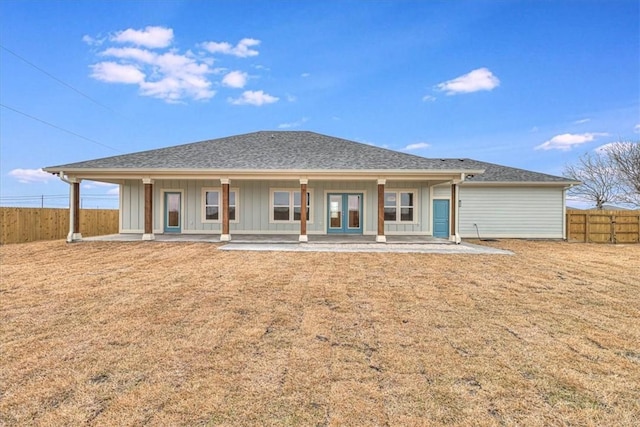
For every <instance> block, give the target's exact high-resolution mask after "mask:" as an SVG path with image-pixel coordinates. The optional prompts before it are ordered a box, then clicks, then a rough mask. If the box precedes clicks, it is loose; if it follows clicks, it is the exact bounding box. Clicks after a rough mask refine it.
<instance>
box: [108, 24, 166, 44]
mask: <svg viewBox="0 0 640 427" xmlns="http://www.w3.org/2000/svg"><path fill="white" fill-rule="evenodd" d="M111 40H112V41H114V42H118V43H133V44H135V45H137V46H144V47H149V48H163V47H167V46H169V45H170V44H171V42H172V41H173V29H172V28H165V27H152V26H149V27H146V28H145V29H144V30H134V29H131V28H129V29H126V30H124V31H119V32H117V33H116V34H115V35H113V36H112V37H111Z"/></svg>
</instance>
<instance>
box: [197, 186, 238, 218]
mask: <svg viewBox="0 0 640 427" xmlns="http://www.w3.org/2000/svg"><path fill="white" fill-rule="evenodd" d="M208 191H217V192H218V195H219V197H220V198H219V200H218V202H219V203H220V205H219V206H220V215H218V216H219V218H220V219H207V199H206V195H207V192H208ZM229 193H236V204H235V207H236V219H234V220H229V223H231V224H237V223H239V222H240V208H239V204H240V198H239V196H240V191H239V190H238V188H230V189H229ZM200 218H201V220H200V222H202V223H203V224H221V223H222V188H221V187H202V191H201V193H200Z"/></svg>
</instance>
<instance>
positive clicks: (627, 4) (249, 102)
mask: <svg viewBox="0 0 640 427" xmlns="http://www.w3.org/2000/svg"><path fill="white" fill-rule="evenodd" d="M0 44H1V45H2V49H0V103H1V104H2V105H3V106H2V107H0V141H1V142H0V143H1V147H0V157H1V160H0V170H1V175H0V184H1V187H0V197H1V199H0V204H3V205H15V204H22V205H25V206H27V205H39V202H38V201H37V199H34V198H33V197H36V196H38V197H39V196H40V195H45V196H51V197H48V198H46V199H45V204H46V205H47V204H48V205H51V206H56V204H57V205H59V206H66V200H64V196H65V195H67V191H68V190H67V185H66V184H64V183H61V182H60V181H59V180H58V179H57V178H54V177H51V176H49V175H47V174H44V173H42V172H41V171H39V169H40V168H42V167H45V166H52V165H57V164H64V163H70V162H75V161H81V160H87V159H93V158H98V157H106V156H111V155H116V154H123V153H129V152H135V151H141V150H148V149H153V148H160V147H166V146H171V145H178V144H182V143H188V142H194V141H200V140H205V139H212V138H218V137H224V136H229V135H235V134H241V133H247V132H252V131H258V130H278V129H282V130H310V131H314V132H319V133H324V134H328V135H332V136H337V137H342V138H346V139H351V140H354V141H359V142H364V143H369V144H373V145H377V146H381V147H387V148H390V149H394V150H399V151H405V152H408V153H412V154H416V155H420V156H424V157H468V158H473V159H477V160H483V161H488V162H494V163H499V164H503V165H508V166H513V167H520V168H525V169H530V170H535V171H539V172H545V173H551V174H554V175H560V174H561V172H562V168H563V166H564V165H565V164H567V163H572V162H575V161H576V159H577V158H578V157H579V156H580V155H581V154H583V153H585V152H587V151H590V150H594V149H596V148H597V147H599V146H601V145H604V144H606V143H609V142H613V141H617V140H619V139H631V140H638V139H640V77H639V76H640V6H639V3H638V1H637V0H630V1H625V0H610V1H604V0H599V1H586V0H585V1H578V0H574V1H562V0H560V1H271V2H266V1H248V2H242V1H211V2H188V1H162V2H152V1H144V2H134V1H127V2H124V1H91V2H79V1H78V2H76V1H73V2H71V1H28V2H24V1H14V0H4V1H2V3H1V4H0ZM52 76H53V77H52ZM61 81H62V82H63V83H61ZM43 122H47V123H49V125H48V124H45V123H43ZM51 125H53V126H55V127H53V126H51ZM70 132H71V133H70ZM72 133H73V134H72ZM74 134H75V135H74ZM82 194H83V197H84V199H83V204H84V205H85V207H97V206H100V207H107V206H115V204H116V203H117V197H115V195H116V194H117V188H114V187H113V186H105V185H96V184H94V183H90V182H84V183H83V189H82ZM58 195H60V196H61V197H59V198H56V197H53V196H58ZM25 196H29V197H31V198H30V199H27V198H23V197H25Z"/></svg>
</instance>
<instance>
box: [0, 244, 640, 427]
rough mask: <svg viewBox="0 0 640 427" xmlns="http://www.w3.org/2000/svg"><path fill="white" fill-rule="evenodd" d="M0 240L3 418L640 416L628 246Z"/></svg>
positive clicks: (547, 421) (630, 419) (529, 421)
mask: <svg viewBox="0 0 640 427" xmlns="http://www.w3.org/2000/svg"><path fill="white" fill-rule="evenodd" d="M483 244H486V245H491V246H493V247H498V248H503V249H508V250H511V251H513V252H514V253H515V255H513V256H496V255H437V254H393V253H389V254H384V253H368V254H367V253H360V254H354V253H336V254H332V253H263V252H250V253H249V252H235V251H229V252H227V251H218V250H217V248H216V245H212V244H206V243H161V242H145V243H143V242H140V243H116V242H86V243H80V244H73V245H69V244H65V243H64V242H60V241H57V242H38V243H29V244H19V245H10V246H1V247H0V275H1V277H0V278H1V280H0V344H1V351H0V367H1V369H0V387H1V389H0V425H7V426H18V425H80V424H89V425H94V424H95V425H141V424H150V425H203V426H204V425H255V426H258V425H260V426H262V425H292V426H297V425H353V426H363V425H403V426H404V425H451V424H454V425H501V424H507V425H594V424H596V425H620V426H625V425H629V426H631V425H637V424H638V421H639V420H640V385H639V384H640V344H639V343H640V299H639V298H638V295H640V284H639V282H638V277H640V261H639V260H640V245H624V246H614V245H590V244H567V243H562V242H543V241H538V242H524V241H509V240H506V241H501V242H483Z"/></svg>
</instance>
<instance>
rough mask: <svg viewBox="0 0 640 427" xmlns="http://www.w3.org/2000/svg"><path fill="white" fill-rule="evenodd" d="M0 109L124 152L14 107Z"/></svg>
mask: <svg viewBox="0 0 640 427" xmlns="http://www.w3.org/2000/svg"><path fill="white" fill-rule="evenodd" d="M0 107H4V108H6V109H8V110H11V111H14V112H16V113H18V114H22V115H23V116H25V117H29V118H30V119H32V120H35V121H38V122H40V123H44V124H45V125H47V126H51V127H52V128H56V129H58V130H61V131H63V132H66V133H68V134H71V135H73V136H77V137H78V138H82V139H84V140H86V141H89V142H92V143H94V144H98V145H101V146H103V147H106V148H108V149H110V150H113V151H116V152H118V153H121V152H122V151H120V150H118V149H117V148H114V147H111V146H109V145H107V144H103V143H102V142H98V141H96V140H95V139H91V138H87V137H86V136H82V135H80V134H78V133H75V132H72V131H70V130H67V129H65V128H62V127H60V126H56V125H54V124H53V123H49V122H47V121H45V120H42V119H39V118H37V117H34V116H32V115H30V114H27V113H24V112H22V111H20V110H16V109H15V108H13V107H9V106H8V105H4V104H0Z"/></svg>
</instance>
